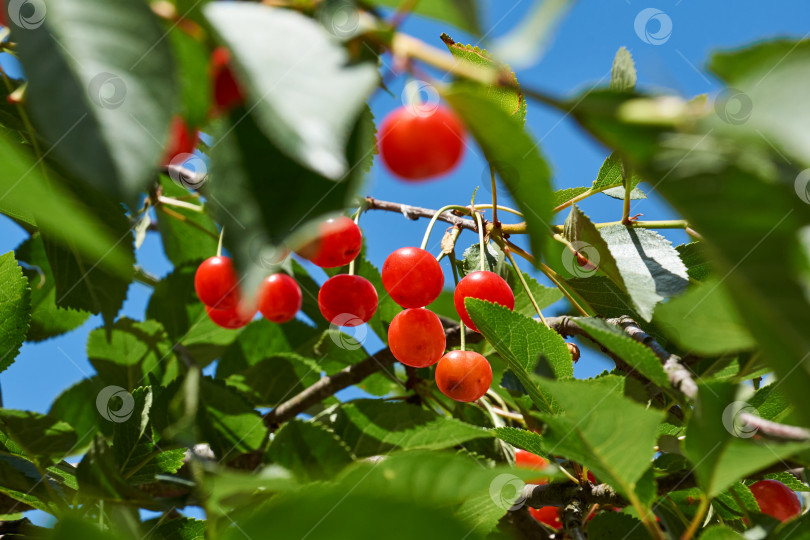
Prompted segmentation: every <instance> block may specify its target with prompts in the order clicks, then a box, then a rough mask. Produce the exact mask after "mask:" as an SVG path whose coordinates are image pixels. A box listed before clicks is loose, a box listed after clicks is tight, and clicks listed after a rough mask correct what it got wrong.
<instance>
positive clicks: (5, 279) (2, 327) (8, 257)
mask: <svg viewBox="0 0 810 540" xmlns="http://www.w3.org/2000/svg"><path fill="white" fill-rule="evenodd" d="M30 321H31V289H29V288H28V280H27V279H26V277H25V276H24V275H23V272H22V269H21V268H20V267H19V266H18V265H17V261H16V259H15V258H14V252H13V251H10V252H8V253H6V254H4V255H0V351H2V356H0V371H4V370H5V369H6V368H8V366H10V365H11V363H12V362H14V359H15V358H16V357H17V354H18V353H19V352H20V347H21V346H22V343H23V341H24V340H25V335H26V333H28V326H29V324H30Z"/></svg>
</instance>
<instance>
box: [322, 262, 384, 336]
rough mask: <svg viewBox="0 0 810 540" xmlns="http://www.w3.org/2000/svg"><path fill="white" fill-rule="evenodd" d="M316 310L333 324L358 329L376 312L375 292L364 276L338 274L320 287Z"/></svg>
mask: <svg viewBox="0 0 810 540" xmlns="http://www.w3.org/2000/svg"><path fill="white" fill-rule="evenodd" d="M318 307H319V308H320V310H321V314H322V315H323V316H324V318H325V319H326V320H327V321H329V322H330V323H332V324H334V325H337V326H359V325H361V324H363V323H366V322H368V321H369V320H370V319H371V317H373V316H374V312H375V311H377V291H376V290H375V289H374V285H372V284H371V283H370V282H369V281H368V280H367V279H366V278H364V277H361V276H350V275H348V274H338V275H336V276H333V277H331V278H329V279H327V280H326V283H324V284H323V285H322V286H321V290H320V291H318Z"/></svg>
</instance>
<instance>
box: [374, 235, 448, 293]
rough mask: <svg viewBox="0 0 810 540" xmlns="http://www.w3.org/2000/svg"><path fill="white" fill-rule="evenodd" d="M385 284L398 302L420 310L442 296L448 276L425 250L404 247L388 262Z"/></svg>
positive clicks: (386, 260) (386, 262)
mask: <svg viewBox="0 0 810 540" xmlns="http://www.w3.org/2000/svg"><path fill="white" fill-rule="evenodd" d="M382 282H383V286H384V287H385V290H386V291H388V294H389V295H391V298H392V299H393V300H394V302H396V303H397V304H399V305H400V306H402V307H405V308H420V307H424V306H426V305H428V304H430V303H431V302H433V301H434V300H436V298H438V297H439V294H440V293H441V292H442V288H443V287H444V273H443V272H442V267H441V265H440V264H439V263H438V261H436V259H435V258H434V257H433V255H431V254H430V253H428V252H427V251H425V250H424V249H420V248H415V247H404V248H399V249H398V250H396V251H395V252H393V253H392V254H391V255H389V256H388V258H387V259H385V263H383V267H382Z"/></svg>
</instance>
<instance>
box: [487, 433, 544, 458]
mask: <svg viewBox="0 0 810 540" xmlns="http://www.w3.org/2000/svg"><path fill="white" fill-rule="evenodd" d="M492 432H493V433H494V434H495V436H496V437H498V438H499V439H500V440H502V441H505V442H508V443H509V444H511V445H512V446H516V447H518V448H521V449H523V450H526V451H527V452H531V453H532V454H537V455H538V456H543V455H548V450H547V448H546V446H545V442H544V441H543V437H541V436H540V435H539V434H537V433H535V432H534V431H529V430H527V429H518V428H513V427H499V428H495V429H493V430H492Z"/></svg>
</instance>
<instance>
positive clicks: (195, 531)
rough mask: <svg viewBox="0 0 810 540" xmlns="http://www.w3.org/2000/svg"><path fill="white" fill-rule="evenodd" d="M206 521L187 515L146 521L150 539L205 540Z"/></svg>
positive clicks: (145, 525) (145, 524)
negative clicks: (187, 516)
mask: <svg viewBox="0 0 810 540" xmlns="http://www.w3.org/2000/svg"><path fill="white" fill-rule="evenodd" d="M205 523H206V522H205V521H203V520H199V519H191V518H186V517H181V518H175V519H164V518H156V519H151V520H147V521H144V527H146V529H147V530H149V531H150V532H149V536H147V537H146V538H147V539H148V540H205Z"/></svg>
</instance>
